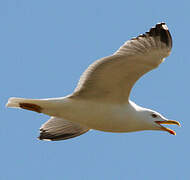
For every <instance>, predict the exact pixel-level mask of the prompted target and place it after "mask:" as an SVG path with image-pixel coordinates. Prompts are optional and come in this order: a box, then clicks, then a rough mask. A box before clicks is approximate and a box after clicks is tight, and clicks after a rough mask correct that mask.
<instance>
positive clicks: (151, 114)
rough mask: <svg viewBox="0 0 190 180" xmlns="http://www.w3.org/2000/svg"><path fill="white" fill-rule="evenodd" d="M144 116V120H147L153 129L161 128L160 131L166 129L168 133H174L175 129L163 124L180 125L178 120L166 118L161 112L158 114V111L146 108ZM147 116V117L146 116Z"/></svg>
mask: <svg viewBox="0 0 190 180" xmlns="http://www.w3.org/2000/svg"><path fill="white" fill-rule="evenodd" d="M144 113H145V116H146V117H145V116H144V118H146V121H147V120H148V121H147V122H148V124H149V125H151V126H152V128H153V129H155V130H161V131H167V132H169V133H170V134H173V135H176V133H175V131H174V130H172V129H170V128H167V127H164V126H163V125H164V124H166V125H178V126H181V125H180V123H179V122H178V121H174V120H169V119H167V118H165V117H164V116H162V115H161V114H159V113H158V112H155V111H152V110H146V111H145V112H144ZM147 116H148V118H147Z"/></svg>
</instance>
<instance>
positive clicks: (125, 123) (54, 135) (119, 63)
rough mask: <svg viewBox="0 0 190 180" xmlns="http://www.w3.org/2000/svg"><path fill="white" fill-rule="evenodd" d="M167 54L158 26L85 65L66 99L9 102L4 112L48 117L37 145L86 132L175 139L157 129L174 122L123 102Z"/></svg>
mask: <svg viewBox="0 0 190 180" xmlns="http://www.w3.org/2000/svg"><path fill="white" fill-rule="evenodd" d="M171 48H172V37H171V35H170V32H169V30H168V28H167V26H166V24H165V23H158V24H156V26H155V27H153V28H151V29H150V30H149V32H146V33H144V34H141V35H139V36H138V37H136V38H132V39H131V40H129V41H127V42H125V43H124V44H123V45H122V46H121V47H120V48H119V49H118V50H117V51H116V52H115V53H114V54H112V55H110V56H108V57H104V58H101V59H99V60H97V61H95V62H94V63H93V64H91V65H90V66H89V67H88V68H87V69H86V71H85V72H84V73H83V74H82V76H81V78H80V80H79V82H78V85H77V87H76V89H75V90H74V92H73V93H72V94H70V95H68V96H65V97H60V98H48V99H25V98H15V97H12V98H10V99H9V100H8V103H7V107H13V108H22V109H27V110H31V111H35V112H38V113H44V114H47V115H49V116H51V118H50V119H49V120H48V121H47V122H45V123H44V124H43V125H42V126H41V128H40V136H39V139H40V140H51V141H57V140H65V139H69V138H73V137H76V136H80V135H81V134H84V133H86V132H88V131H89V130H90V129H95V130H100V131H105V132H117V133H120V132H134V131H143V130H160V131H167V132H169V133H170V134H173V135H175V134H176V133H175V131H173V130H172V129H169V128H167V127H164V126H163V124H169V125H170V124H175V125H179V126H180V123H179V122H178V121H174V120H168V119H167V118H165V117H164V116H163V115H161V114H160V113H158V112H156V111H154V110H150V109H147V108H144V107H140V106H139V105H137V104H135V103H134V102H132V101H130V100H129V95H130V92H131V89H132V87H133V86H134V84H135V83H136V81H137V80H138V79H139V78H140V77H141V76H143V75H144V74H145V73H147V72H149V71H151V70H153V69H155V68H157V67H158V66H159V65H160V64H161V63H162V62H163V60H164V58H166V57H167V56H168V55H169V54H170V51H171Z"/></svg>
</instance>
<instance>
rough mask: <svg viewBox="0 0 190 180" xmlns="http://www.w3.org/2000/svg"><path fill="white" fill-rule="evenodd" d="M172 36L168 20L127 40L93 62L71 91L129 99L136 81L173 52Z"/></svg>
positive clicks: (108, 99) (102, 98)
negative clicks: (116, 48)
mask: <svg viewBox="0 0 190 180" xmlns="http://www.w3.org/2000/svg"><path fill="white" fill-rule="evenodd" d="M171 48H172V37H171V35H170V32H169V30H168V28H167V26H166V24H165V23H159V24H157V25H156V26H155V27H153V28H151V29H150V30H149V32H146V33H145V34H142V35H139V36H138V37H136V38H133V39H131V40H129V41H127V42H126V43H125V44H124V45H123V46H121V47H120V48H119V49H118V51H116V52H115V53H114V54H113V55H111V56H108V57H105V58H102V59H100V60H97V61H95V62H94V63H93V64H91V65H90V66H89V67H88V68H87V70H86V71H85V72H84V73H83V75H82V76H81V78H80V80H79V83H78V86H77V87H76V89H75V91H74V93H73V94H72V95H71V98H72V97H75V98H83V99H85V98H86V99H93V100H94V101H100V102H108V103H110V102H111V103H125V102H128V99H129V95H130V91H131V89H132V87H133V85H134V84H135V82H136V81H137V80H138V79H139V78H140V77H141V76H143V75H144V74H145V73H147V72H149V71H151V70H152V69H155V68H157V67H158V65H159V64H161V63H162V62H163V59H164V58H165V57H167V56H168V55H169V54H170V51H171Z"/></svg>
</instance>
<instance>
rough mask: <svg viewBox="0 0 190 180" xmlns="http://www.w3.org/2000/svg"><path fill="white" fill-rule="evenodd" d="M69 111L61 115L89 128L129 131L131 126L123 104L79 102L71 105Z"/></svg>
mask: <svg viewBox="0 0 190 180" xmlns="http://www.w3.org/2000/svg"><path fill="white" fill-rule="evenodd" d="M67 112H70V113H67V116H66V114H65V113H64V114H63V117H64V118H66V119H68V120H70V121H73V122H77V123H80V124H81V125H84V126H86V127H88V128H90V129H95V130H100V131H107V132H129V131H131V127H130V126H129V124H130V123H129V122H130V121H131V117H130V114H129V113H128V112H126V107H125V106H119V105H109V104H101V103H98V104H95V103H93V104H92V103H86V104H83V103H80V105H78V106H76V103H75V105H74V106H72V111H67Z"/></svg>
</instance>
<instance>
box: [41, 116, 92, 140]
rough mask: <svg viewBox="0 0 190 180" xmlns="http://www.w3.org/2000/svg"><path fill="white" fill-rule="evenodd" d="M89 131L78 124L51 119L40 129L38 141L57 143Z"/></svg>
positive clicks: (55, 118)
mask: <svg viewBox="0 0 190 180" xmlns="http://www.w3.org/2000/svg"><path fill="white" fill-rule="evenodd" d="M87 131H89V129H88V128H86V127H83V126H81V125H80V124H78V123H74V122H70V121H67V120H65V119H63V118H57V117H51V118H50V119H49V120H48V121H47V122H45V123H44V124H43V125H42V126H41V128H40V136H39V137H38V138H39V139H40V140H49V141H59V140H65V139H70V138H74V137H76V136H80V135H81V134H84V133H86V132H87Z"/></svg>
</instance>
